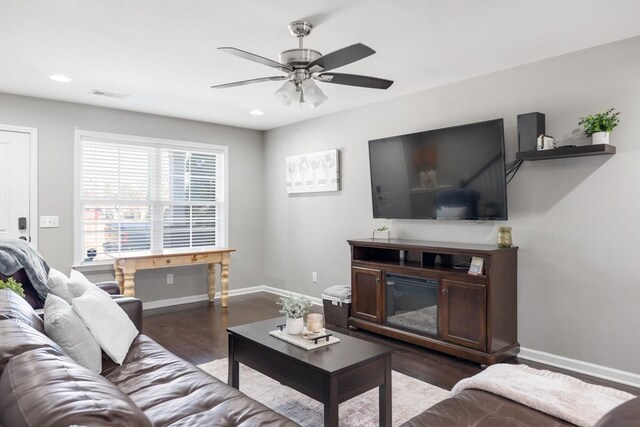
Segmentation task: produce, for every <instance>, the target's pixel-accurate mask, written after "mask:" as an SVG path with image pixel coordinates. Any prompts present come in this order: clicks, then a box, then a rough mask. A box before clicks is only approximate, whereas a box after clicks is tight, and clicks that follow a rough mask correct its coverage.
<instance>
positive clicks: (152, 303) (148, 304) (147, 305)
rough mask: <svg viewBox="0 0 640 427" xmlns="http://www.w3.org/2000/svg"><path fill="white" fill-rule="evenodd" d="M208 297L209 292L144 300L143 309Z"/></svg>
mask: <svg viewBox="0 0 640 427" xmlns="http://www.w3.org/2000/svg"><path fill="white" fill-rule="evenodd" d="M208 299H209V295H207V294H200V295H189V296H187V297H180V298H169V299H160V300H156V301H149V302H143V303H142V309H143V310H152V309H154V308H161V307H170V306H172V305H182V304H191V303H194V302H200V301H207V300H208Z"/></svg>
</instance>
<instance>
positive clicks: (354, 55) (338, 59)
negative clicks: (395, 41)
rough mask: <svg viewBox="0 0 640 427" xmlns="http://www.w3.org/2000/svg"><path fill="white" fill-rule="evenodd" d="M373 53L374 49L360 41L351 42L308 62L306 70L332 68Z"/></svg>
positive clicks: (327, 69) (316, 70) (315, 70)
mask: <svg viewBox="0 0 640 427" xmlns="http://www.w3.org/2000/svg"><path fill="white" fill-rule="evenodd" d="M374 53H376V51H375V50H373V49H371V48H370V47H369V46H365V45H363V44H362V43H356V44H352V45H351V46H347V47H345V48H342V49H339V50H336V51H335V52H331V53H328V54H326V55H324V56H321V57H320V58H318V59H316V60H315V61H312V62H310V63H309V65H307V70H309V71H311V72H312V73H317V72H320V71H329V70H333V69H334V68H338V67H342V66H343V65H347V64H351V63H352V62H356V61H359V60H361V59H363V58H366V57H367V56H370V55H373V54H374Z"/></svg>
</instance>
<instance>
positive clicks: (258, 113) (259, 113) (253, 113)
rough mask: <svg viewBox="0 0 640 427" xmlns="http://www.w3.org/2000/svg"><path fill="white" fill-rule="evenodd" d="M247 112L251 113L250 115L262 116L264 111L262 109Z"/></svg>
mask: <svg viewBox="0 0 640 427" xmlns="http://www.w3.org/2000/svg"><path fill="white" fill-rule="evenodd" d="M249 114H251V115H252V116H263V115H264V111H262V110H251V111H249Z"/></svg>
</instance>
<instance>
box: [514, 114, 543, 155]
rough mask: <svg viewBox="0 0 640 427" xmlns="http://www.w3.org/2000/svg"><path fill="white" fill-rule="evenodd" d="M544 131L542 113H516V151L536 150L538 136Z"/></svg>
mask: <svg viewBox="0 0 640 427" xmlns="http://www.w3.org/2000/svg"><path fill="white" fill-rule="evenodd" d="M544 133H545V129H544V114H542V113H527V114H518V151H532V150H536V149H537V141H538V136H539V135H543V134H544Z"/></svg>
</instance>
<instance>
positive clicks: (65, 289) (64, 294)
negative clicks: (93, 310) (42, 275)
mask: <svg viewBox="0 0 640 427" xmlns="http://www.w3.org/2000/svg"><path fill="white" fill-rule="evenodd" d="M68 284H69V278H68V277H67V275H66V274H64V273H63V272H61V271H58V270H56V269H55V268H50V269H49V280H47V286H48V287H49V292H50V293H52V294H53V295H56V296H59V297H60V298H62V299H63V300H65V301H66V302H67V303H69V304H71V298H74V297H75V295H74V294H73V293H72V292H71V291H70V290H69V285H68Z"/></svg>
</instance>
